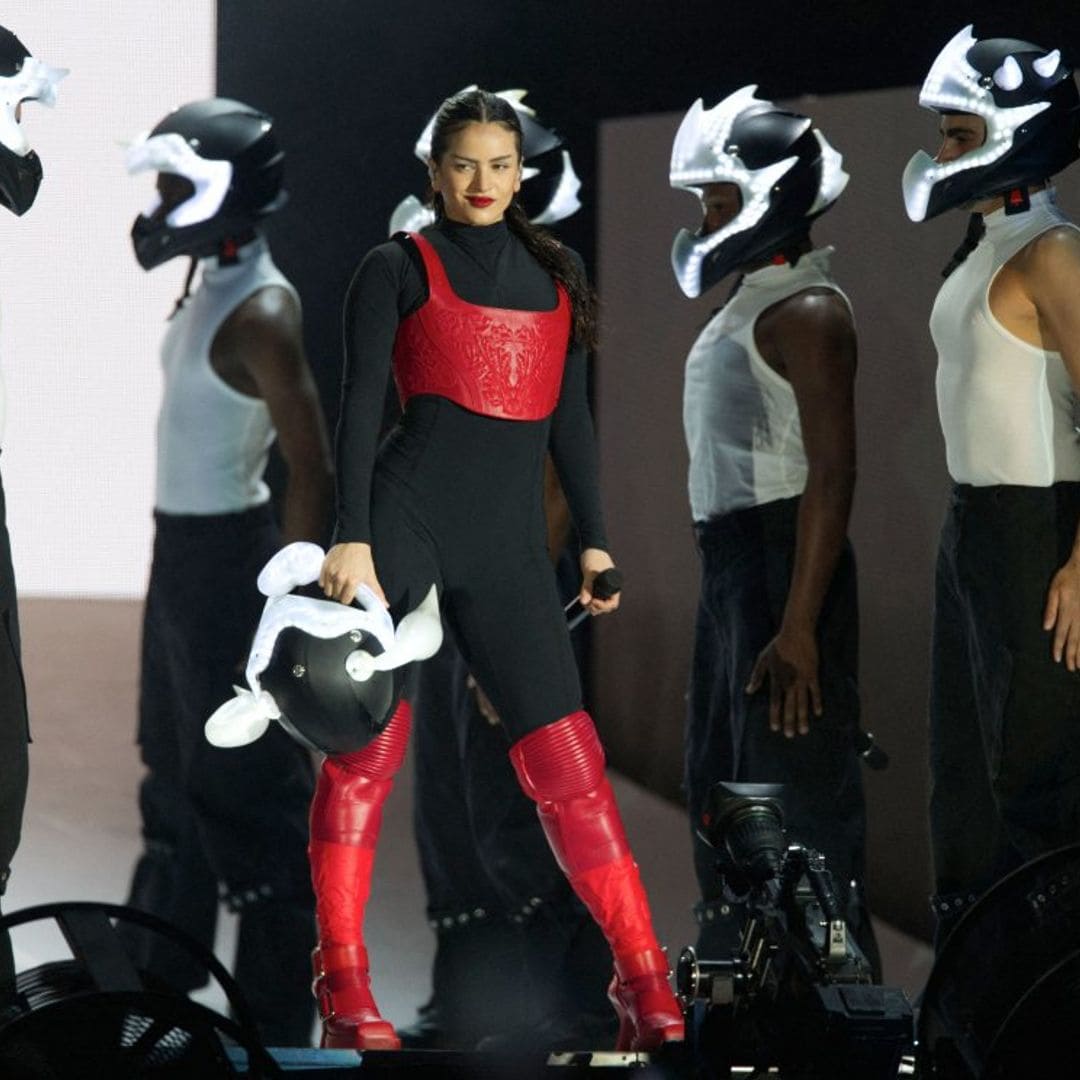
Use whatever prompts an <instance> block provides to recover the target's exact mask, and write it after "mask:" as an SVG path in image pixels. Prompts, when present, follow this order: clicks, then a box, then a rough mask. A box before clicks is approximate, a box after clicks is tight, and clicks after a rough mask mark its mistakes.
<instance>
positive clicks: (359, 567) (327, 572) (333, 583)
mask: <svg viewBox="0 0 1080 1080" xmlns="http://www.w3.org/2000/svg"><path fill="white" fill-rule="evenodd" d="M361 585H366V586H367V587H368V588H369V589H371V591H372V592H373V593H374V594H375V595H376V596H377V597H378V598H379V599H380V600H381V601H382V603H383V606H384V607H389V606H390V605H389V604H388V603H387V602H386V594H385V593H384V592H383V591H382V586H381V585H380V584H379V579H378V578H377V577H376V576H375V562H374V560H373V559H372V557H371V545H370V544H335V545H334V546H333V547H332V548H331V549H330V550H329V551H328V552H327V553H326V558H325V559H324V560H323V564H322V570H320V571H319V587H320V588H321V589H322V591H323V592H324V593H326V595H327V596H329V597H330V599H331V600H339V601H340V602H341V603H343V604H351V603H352V602H353V600H354V599H355V598H356V590H357V589H358V588H359V587H360V586H361Z"/></svg>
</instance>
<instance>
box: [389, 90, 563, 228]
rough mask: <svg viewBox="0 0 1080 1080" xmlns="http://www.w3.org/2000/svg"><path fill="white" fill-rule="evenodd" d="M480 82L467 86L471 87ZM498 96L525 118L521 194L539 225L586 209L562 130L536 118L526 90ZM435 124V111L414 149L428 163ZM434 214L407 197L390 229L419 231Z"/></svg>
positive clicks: (505, 92) (393, 219) (501, 91)
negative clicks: (546, 125)
mask: <svg viewBox="0 0 1080 1080" xmlns="http://www.w3.org/2000/svg"><path fill="white" fill-rule="evenodd" d="M476 89H477V87H476V86H475V85H473V86H466V87H465V88H464V90H462V91H460V92H461V93H464V92H465V91H466V90H476ZM495 93H496V96H497V97H501V98H503V99H504V100H505V101H508V102H510V104H511V105H512V106H513V107H514V111H515V112H516V113H517V114H518V120H519V121H520V122H521V136H522V142H521V156H522V173H521V180H522V184H521V191H520V192H519V193H518V196H517V198H518V200H519V201H520V202H521V205H522V207H523V209H524V210H525V213H526V214H527V215H528V218H529V220H530V221H531V222H532V223H533V224H534V225H553V224H554V223H555V222H557V221H562V220H563V219H564V218H568V217H570V215H571V214H576V213H577V212H578V210H580V209H581V202H580V201H579V200H578V192H579V191H580V190H581V181H580V180H579V179H578V177H577V173H575V172H574V165H573V163H572V162H571V160H570V151H569V150H567V149H566V147H565V146H564V145H563V138H562V136H561V135H559V134H558V133H557V132H555V131H552V130H551V129H550V128H546V127H544V125H543V124H541V123H540V122H539V121H538V120H537V119H536V111H535V110H534V109H532V108H530V107H529V106H528V105H526V104H525V100H524V99H525V95H526V93H527V91H525V90H497V91H495ZM434 127H435V116H432V117H431V119H430V120H429V121H428V123H427V127H425V128H424V130H423V131H422V132H421V134H420V138H419V139H417V140H416V146H415V147H414V152H415V154H416V156H417V157H418V158H419V159H420V160H421V161H422V162H423V163H424V164H425V165H427V163H428V159H429V158H430V157H431V133H432V131H433V130H434ZM434 220H435V211H434V210H433V209H432V208H431V207H430V206H427V205H425V204H424V203H423V202H421V200H420V199H418V198H417V197H416V196H415V195H409V196H407V197H406V198H404V199H402V200H401V202H399V203H398V205H397V206H396V207H395V209H394V212H393V214H391V216H390V235H391V236H392V235H393V234H394V233H397V232H417V231H418V230H419V229H422V228H424V226H425V225H430V224H431V223H432V222H433V221H434Z"/></svg>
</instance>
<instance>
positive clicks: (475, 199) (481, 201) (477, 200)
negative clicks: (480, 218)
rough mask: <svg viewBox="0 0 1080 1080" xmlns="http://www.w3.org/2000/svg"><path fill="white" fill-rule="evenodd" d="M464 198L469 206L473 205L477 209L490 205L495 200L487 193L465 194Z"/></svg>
mask: <svg viewBox="0 0 1080 1080" xmlns="http://www.w3.org/2000/svg"><path fill="white" fill-rule="evenodd" d="M465 198H466V200H467V201H468V203H469V205H470V206H475V207H476V208H477V209H478V210H483V209H484V207H485V206H490V205H491V204H492V203H493V202H494V201H495V200H494V199H491V198H489V197H488V196H487V195H466V196H465Z"/></svg>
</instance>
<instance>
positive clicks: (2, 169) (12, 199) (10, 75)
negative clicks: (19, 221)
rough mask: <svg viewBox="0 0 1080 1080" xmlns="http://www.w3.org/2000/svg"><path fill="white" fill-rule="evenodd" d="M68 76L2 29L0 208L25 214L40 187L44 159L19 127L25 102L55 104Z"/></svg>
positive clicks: (0, 40)
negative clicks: (57, 90) (35, 150)
mask: <svg viewBox="0 0 1080 1080" xmlns="http://www.w3.org/2000/svg"><path fill="white" fill-rule="evenodd" d="M66 74H67V71H66V70H65V69H63V68H52V67H49V65H48V64H44V63H42V62H41V61H40V60H38V59H36V58H35V57H33V56H31V55H30V50H29V49H27V47H26V46H25V45H24V44H23V43H22V42H21V41H20V40H19V39H18V38H17V37H16V36H15V35H14V34H13V33H12V32H11V31H10V30H7V29H5V28H4V27H2V26H0V205H3V206H5V207H6V208H7V209H8V210H10V211H11V212H12V213H13V214H18V215H20V216H21V215H22V214H25V213H26V211H27V210H29V209H30V207H31V206H33V205H34V199H36V198H37V193H38V188H39V187H40V186H41V177H42V168H41V159H40V158H39V157H38V156H37V154H35V153H34V151H33V150H32V149H31V148H30V142H29V140H28V139H27V137H26V134H25V133H24V132H23V129H22V126H21V124H20V123H19V106H20V105H22V104H23V102H25V101H39V102H41V104H42V105H50V106H52V105H55V104H56V84H57V83H58V82H59V81H60V80H61V79H62V78H63V77H64V76H65V75H66Z"/></svg>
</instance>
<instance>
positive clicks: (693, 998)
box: [676, 783, 913, 1080]
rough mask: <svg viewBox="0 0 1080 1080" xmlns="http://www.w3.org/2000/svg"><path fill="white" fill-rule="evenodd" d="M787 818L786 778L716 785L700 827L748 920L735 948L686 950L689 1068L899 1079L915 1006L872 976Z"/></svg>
mask: <svg viewBox="0 0 1080 1080" xmlns="http://www.w3.org/2000/svg"><path fill="white" fill-rule="evenodd" d="M783 822H784V818H783V785H781V784H734V783H721V784H717V785H716V786H715V787H714V788H713V789H712V791H711V792H710V795H709V801H708V805H707V807H706V811H705V813H704V814H703V819H702V822H701V826H700V828H699V830H698V833H699V835H700V836H701V837H702V839H703V840H704V841H705V842H706V843H707V844H709V845H710V847H711V848H712V849H713V850H714V851H715V853H716V860H717V870H718V872H719V874H720V877H721V880H722V882H723V885H724V892H725V896H726V897H727V898H729V899H730V901H731V904H732V905H734V906H736V910H740V911H743V912H745V917H744V918H743V921H742V930H741V939H740V941H739V943H738V945H737V946H736V947H735V948H733V949H732V952H731V954H730V955H728V956H713V957H699V956H697V955H696V953H695V951H694V949H692V948H686V949H684V950H683V951H682V954H681V956H680V957H679V964H678V968H677V972H676V983H677V986H678V990H679V994H680V995H681V997H682V1000H683V1002H684V1006H685V1011H686V1021H687V1023H686V1037H687V1043H688V1046H687V1050H688V1054H689V1057H690V1059H691V1061H692V1062H693V1073H692V1075H693V1076H694V1077H696V1078H699V1080H728V1078H729V1077H731V1076H732V1075H739V1074H741V1075H746V1073H745V1071H744V1070H746V1069H751V1070H766V1069H768V1068H771V1067H775V1068H778V1069H779V1071H780V1075H781V1076H782V1077H784V1078H785V1080H819V1078H820V1080H825V1078H828V1080H835V1078H837V1077H852V1078H855V1077H857V1078H858V1080H878V1078H881V1080H885V1078H890V1080H893V1078H895V1077H897V1076H898V1075H900V1068H901V1060H902V1058H903V1056H904V1055H905V1053H908V1052H910V1049H911V1045H912V1038H913V1021H912V1010H911V1005H910V1003H909V1002H908V1000H907V998H906V996H905V995H904V992H903V991H902V990H900V989H895V988H891V987H885V986H876V985H873V984H872V981H871V979H872V976H871V969H870V964H869V962H868V961H867V959H866V957H865V956H864V955H863V953H862V951H861V949H859V947H858V945H857V944H856V943H855V941H854V939H853V938H852V937H851V936H849V934H848V930H847V924H846V922H845V919H844V914H843V911H842V909H841V905H840V903H839V901H838V900H837V897H836V893H835V892H834V890H833V885H832V875H831V874H830V872H829V870H828V868H827V866H826V865H825V859H824V857H823V856H822V855H821V854H820V853H819V852H817V851H814V850H813V849H811V848H808V847H804V846H803V845H801V844H798V843H789V842H788V839H787V837H786V835H785V832H784V827H783ZM754 1075H756V1073H754Z"/></svg>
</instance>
